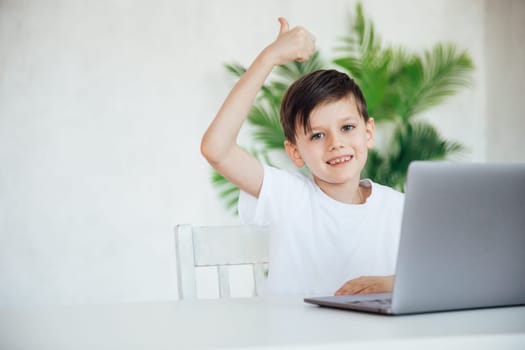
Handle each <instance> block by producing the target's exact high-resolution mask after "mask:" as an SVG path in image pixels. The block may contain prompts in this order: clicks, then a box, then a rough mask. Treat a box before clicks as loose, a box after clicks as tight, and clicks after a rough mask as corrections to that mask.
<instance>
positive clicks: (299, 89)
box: [281, 69, 368, 143]
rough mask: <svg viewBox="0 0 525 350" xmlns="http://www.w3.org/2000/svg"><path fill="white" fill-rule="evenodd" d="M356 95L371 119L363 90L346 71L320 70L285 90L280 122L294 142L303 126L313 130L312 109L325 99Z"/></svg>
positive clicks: (323, 102)
mask: <svg viewBox="0 0 525 350" xmlns="http://www.w3.org/2000/svg"><path fill="white" fill-rule="evenodd" d="M347 97H349V98H353V99H354V101H355V103H356V106H357V110H358V111H359V113H360V114H361V116H362V117H363V119H364V120H365V122H367V121H368V111H367V108H366V101H365V97H364V96H363V93H362V92H361V89H360V88H359V86H358V85H357V84H356V83H355V81H354V80H353V79H352V78H350V77H349V76H348V75H347V74H345V73H341V72H338V71H336V70H334V69H329V70H318V71H315V72H313V73H310V74H307V75H305V76H303V77H301V78H300V79H299V80H297V81H296V82H295V83H293V84H292V85H291V86H290V87H289V88H288V90H287V91H286V93H285V94H284V97H283V101H282V103H281V125H282V127H283V131H284V136H285V137H286V139H287V140H289V141H290V142H292V143H295V136H296V135H297V133H296V131H297V130H298V128H299V126H302V127H303V129H304V132H305V133H307V132H308V131H309V130H310V113H312V111H313V110H314V109H315V108H316V107H318V106H320V105H322V104H325V103H329V102H335V101H339V100H341V99H343V98H347Z"/></svg>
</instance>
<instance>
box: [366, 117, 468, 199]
mask: <svg viewBox="0 0 525 350" xmlns="http://www.w3.org/2000/svg"><path fill="white" fill-rule="evenodd" d="M388 150H389V151H388V153H387V154H385V155H382V156H380V157H377V156H375V157H376V158H378V159H380V160H381V162H380V163H379V166H378V165H377V164H374V156H372V162H371V163H370V164H367V170H368V171H369V172H370V173H372V177H371V178H372V179H373V180H375V181H378V182H381V181H383V182H382V183H383V184H385V185H387V186H390V187H393V188H397V189H399V190H403V188H404V184H405V181H406V173H407V171H408V166H409V164H410V163H411V162H412V161H415V160H443V159H446V158H448V157H450V156H452V155H455V154H460V153H461V152H463V151H464V150H465V148H464V147H463V146H462V145H461V144H459V143H457V142H453V141H447V140H445V139H443V137H442V136H441V135H440V134H439V133H438V131H437V130H436V129H435V128H434V127H433V126H432V125H430V124H428V123H426V122H420V121H418V122H409V123H407V124H401V123H400V124H399V125H398V126H397V128H396V129H395V130H394V135H393V138H392V143H391V145H390V147H389V148H388ZM367 163H368V162H367ZM376 163H378V162H376ZM374 166H378V168H377V169H371V167H374ZM374 175H375V176H376V177H375V178H374V177H373V176H374Z"/></svg>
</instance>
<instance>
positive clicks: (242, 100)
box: [201, 18, 315, 197]
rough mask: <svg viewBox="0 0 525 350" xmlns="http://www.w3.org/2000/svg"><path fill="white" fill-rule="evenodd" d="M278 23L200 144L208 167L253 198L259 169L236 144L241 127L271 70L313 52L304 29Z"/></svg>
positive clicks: (312, 40)
mask: <svg viewBox="0 0 525 350" xmlns="http://www.w3.org/2000/svg"><path fill="white" fill-rule="evenodd" d="M279 22H280V24H281V28H280V31H279V35H278V37H277V39H276V40H275V41H274V42H273V43H271V44H270V45H269V46H267V47H266V48H265V49H264V50H263V51H262V52H261V53H260V54H259V55H258V56H257V58H256V59H255V60H254V61H253V63H252V64H251V65H250V67H249V68H248V70H247V71H246V72H245V73H244V74H243V76H242V77H241V78H240V79H239V81H238V82H237V83H236V84H235V86H234V87H233V89H232V90H231V92H230V93H229V95H228V97H226V100H225V101H224V103H223V104H222V106H221V108H220V109H219V112H218V113H217V115H216V116H215V119H214V120H213V121H212V122H211V124H210V126H209V127H208V130H206V133H205V134H204V136H203V138H202V142H201V152H202V154H203V155H204V157H205V158H206V159H207V160H208V162H209V163H210V164H211V166H213V167H214V168H215V169H216V170H217V171H218V172H219V173H220V174H222V175H223V176H224V177H226V178H227V179H228V180H230V181H231V182H232V183H234V184H235V185H237V186H238V187H239V188H240V189H242V190H244V191H246V192H248V193H250V194H251V195H253V196H255V197H258V196H259V191H260V189H261V185H262V180H263V167H262V165H261V163H260V162H259V160H258V159H257V158H255V157H254V156H253V155H251V154H250V153H248V152H247V151H245V150H244V149H243V148H241V147H240V146H239V145H238V144H237V137H238V135H239V131H240V129H241V126H242V124H243V123H244V121H245V119H246V117H247V116H248V113H249V111H250V108H251V106H252V104H253V102H254V100H255V97H256V96H257V93H258V92H259V90H260V89H261V87H262V86H263V84H264V81H265V80H266V78H267V77H268V75H269V74H270V72H271V71H272V69H273V67H274V66H276V65H280V64H285V63H288V62H290V61H294V60H295V61H306V60H308V59H309V58H310V56H311V55H312V54H313V53H314V51H315V38H314V37H313V35H312V34H310V33H309V32H308V31H307V30H306V29H304V28H302V27H295V28H293V29H289V25H288V22H287V21H286V20H285V19H284V18H279Z"/></svg>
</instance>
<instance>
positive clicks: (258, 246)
mask: <svg viewBox="0 0 525 350" xmlns="http://www.w3.org/2000/svg"><path fill="white" fill-rule="evenodd" d="M175 245H176V258H177V278H178V280H177V281H178V291H179V298H180V299H192V298H197V283H196V273H195V269H196V268H198V267H209V266H213V267H216V268H217V274H218V284H219V297H220V298H224V297H230V295H231V291H230V278H229V266H231V265H250V266H251V267H252V268H253V286H254V292H253V294H254V295H259V294H260V290H261V289H262V287H263V285H264V283H265V280H266V275H265V270H266V266H267V264H268V247H269V228H268V227H264V226H255V225H239V226H192V225H177V226H176V227H175Z"/></svg>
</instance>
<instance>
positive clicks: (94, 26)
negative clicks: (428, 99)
mask: <svg viewBox="0 0 525 350" xmlns="http://www.w3.org/2000/svg"><path fill="white" fill-rule="evenodd" d="M354 3H355V2H354V1H342V0H338V1H335V0H334V1H329V2H319V1H314V0H308V1H293V0H279V1H278V0H272V1H265V2H263V3H261V2H259V1H242V0H238V1H234V0H230V1H203V0H180V1H167V0H152V1H139V0H136V1H119V0H107V1H103V2H98V1H95V2H89V1H80V0H71V1H66V0H62V1H60V0H46V1H44V0H42V1H39V0H33V1H31V0H26V1H19V0H3V1H2V0H0V169H1V170H0V305H14V304H29V303H85V302H87V303H92V302H107V301H138V300H170V299H175V298H177V293H176V279H175V263H174V248H173V237H172V230H173V226H174V225H175V224H176V223H190V222H191V223H197V224H227V223H235V222H236V219H235V218H234V217H232V216H231V215H230V214H227V213H226V212H225V210H224V209H223V206H222V203H221V202H220V201H219V200H218V199H217V197H216V194H215V192H214V190H213V188H212V187H211V185H210V183H209V174H210V170H209V167H208V165H207V164H206V162H205V161H204V160H203V159H202V157H201V156H200V153H199V142H200V136H201V135H202V133H203V131H204V130H205V128H206V126H207V125H208V123H209V122H210V120H211V118H212V117H213V115H214V113H215V112H216V110H217V109H218V107H219V106H220V104H221V102H222V99H223V98H224V97H225V95H226V94H227V92H228V90H229V88H230V87H231V84H232V82H233V81H232V79H231V77H229V75H228V74H227V73H225V71H224V69H223V63H225V62H231V61H239V62H241V63H243V64H248V63H249V62H250V61H251V59H253V57H254V56H255V55H256V54H257V53H258V51H259V50H260V49H261V48H262V47H263V46H264V45H266V44H268V43H269V42H270V40H273V38H274V37H275V35H276V33H277V31H278V23H277V17H278V16H285V17H288V18H289V19H290V22H291V23H292V24H293V25H295V24H298V23H299V24H302V25H304V26H306V27H308V28H309V29H310V30H311V31H312V32H313V33H314V34H315V35H316V36H317V39H318V43H319V47H320V49H321V50H322V51H323V53H324V55H325V57H327V58H333V57H334V52H333V50H332V49H333V48H334V46H335V43H336V42H335V39H336V38H337V37H338V36H340V35H342V34H344V33H345V31H344V28H345V25H346V14H347V13H349V12H350V11H351V10H352V9H353V8H354ZM500 3H501V5H499V6H501V8H502V11H500V12H497V13H496V16H504V15H505V14H506V13H508V10H506V9H508V7H506V6H507V4H509V6H510V4H511V3H512V6H515V7H517V8H519V11H520V12H519V13H518V14H516V13H514V14H513V15H514V16H516V19H515V20H514V22H513V23H514V24H513V26H512V27H511V29H512V30H513V31H514V30H518V31H520V32H521V33H523V24H522V23H523V22H524V14H523V6H522V5H523V3H522V2H518V1H510V0H509V1H504V2H500ZM364 8H365V12H366V13H367V14H369V15H371V16H372V18H373V19H374V21H375V23H376V26H377V29H378V31H379V32H380V33H381V34H382V36H383V38H384V39H385V40H386V41H388V42H392V43H398V44H403V45H406V46H408V47H411V48H413V49H415V50H423V49H425V48H429V47H430V46H431V45H432V44H434V43H435V42H437V41H454V42H456V43H457V44H458V46H459V47H460V48H464V49H467V50H468V51H469V53H470V54H471V55H472V57H473V59H474V61H475V63H476V66H477V70H476V72H475V74H474V80H475V84H474V85H473V86H472V88H470V89H468V90H465V91H463V92H462V93H460V94H459V95H457V96H455V97H453V98H451V99H450V100H449V101H448V102H447V103H446V104H444V105H442V106H440V107H439V108H436V109H434V110H433V111H431V112H429V113H427V114H426V115H425V117H426V118H429V119H430V120H432V121H433V122H434V123H435V125H436V126H437V127H438V128H439V129H440V130H441V131H442V132H443V134H444V136H445V137H448V138H453V139H456V140H458V141H461V142H463V143H464V144H465V145H466V146H467V147H468V148H469V149H470V153H468V154H466V155H465V156H464V159H466V160H481V161H483V160H486V159H490V160H498V154H493V153H490V152H488V150H489V149H490V148H491V144H492V143H493V142H494V141H499V142H501V141H502V138H501V137H499V136H498V137H494V136H488V134H487V130H486V129H487V127H486V125H491V124H492V121H491V119H490V118H491V116H488V113H487V110H490V109H491V108H493V107H491V106H487V104H486V103H485V101H486V99H487V91H490V92H491V93H492V90H489V89H488V88H487V86H488V82H487V77H490V78H491V79H494V80H497V79H498V77H499V72H500V71H505V72H506V74H507V75H506V76H507V77H508V79H511V80H512V78H513V76H515V75H514V74H523V69H522V64H521V62H523V60H521V61H519V62H520V64H517V62H518V61H514V64H513V65H511V66H510V67H511V70H509V71H507V70H506V68H507V67H500V66H498V67H494V70H490V72H489V73H487V71H488V69H487V62H486V61H487V59H486V53H487V52H490V51H491V50H492V49H491V47H492V45H496V44H497V45H498V49H499V50H502V51H504V52H509V55H510V53H511V52H513V50H516V46H520V45H516V43H515V42H513V43H508V44H505V43H502V42H498V40H497V39H498V38H497V37H496V38H490V39H487V38H486V35H485V31H486V27H487V22H488V23H489V24H490V23H493V21H495V22H498V21H502V20H505V18H500V17H497V18H495V19H493V18H492V16H493V13H492V11H490V12H488V11H487V6H486V4H485V1H482V0H463V1H455V0H439V1H426V2H421V1H417V0H398V1H395V2H390V1H387V0H368V1H365V2H364ZM487 18H489V19H490V20H488V21H487ZM522 39H523V35H522V34H521V36H519V37H518V38H517V39H516V40H518V43H522V42H523V40H522ZM500 46H503V47H500ZM521 50H522V49H521ZM520 52H521V56H520V57H523V51H520ZM491 69H492V67H491ZM521 76H523V75H521ZM513 84H514V85H513V88H515V89H518V90H519V89H521V91H523V87H524V86H523V80H522V81H521V82H516V83H513ZM513 96H515V95H509V96H508V98H507V100H506V104H507V105H508V108H509V111H511V112H518V113H517V115H519V117H516V118H520V119H519V120H522V119H521V118H523V113H522V112H521V109H518V99H514V97H513ZM487 120H488V122H487ZM521 125H522V126H523V124H521ZM504 130H505V132H506V133H508V134H510V135H511V136H509V137H510V138H512V140H515V141H512V142H517V143H518V144H517V145H516V146H517V147H521V149H522V150H523V145H524V142H523V141H522V139H521V135H522V130H519V129H516V128H510V127H509V128H504ZM503 141H504V140H503ZM503 149H504V148H503ZM522 153H523V152H521V153H520V152H515V153H513V154H512V156H511V157H510V159H509V158H508V157H506V158H504V159H505V160H513V161H524V159H525V158H524V156H523V154H522ZM489 154H490V157H488V155H489ZM502 159H503V158H502Z"/></svg>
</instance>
